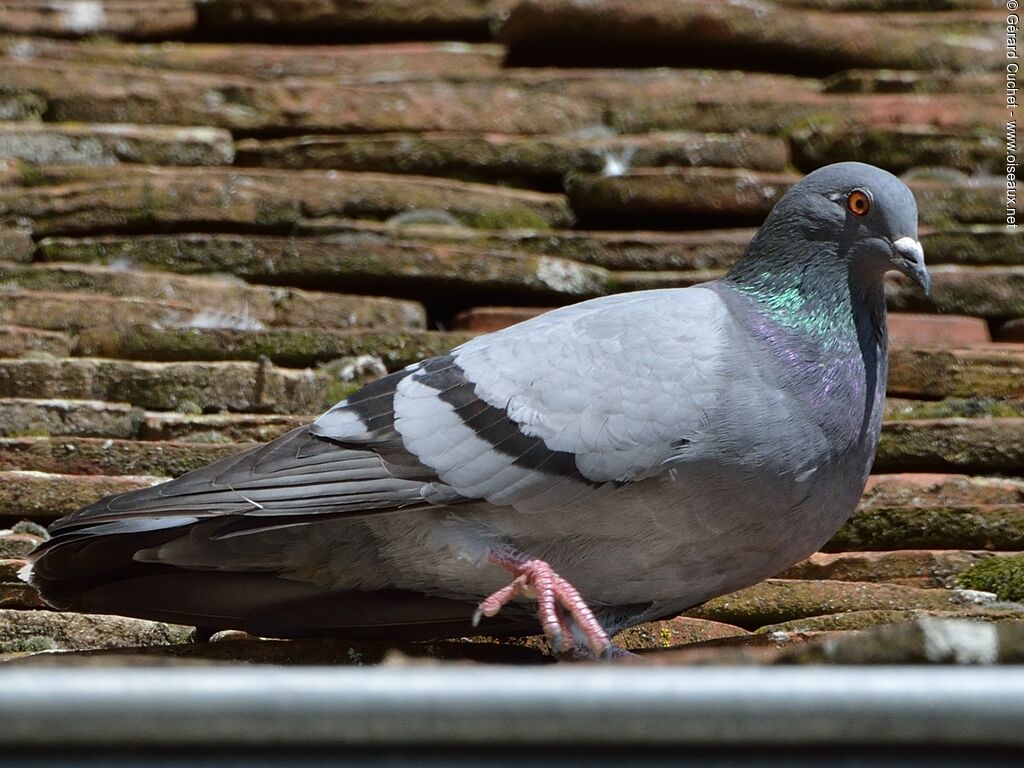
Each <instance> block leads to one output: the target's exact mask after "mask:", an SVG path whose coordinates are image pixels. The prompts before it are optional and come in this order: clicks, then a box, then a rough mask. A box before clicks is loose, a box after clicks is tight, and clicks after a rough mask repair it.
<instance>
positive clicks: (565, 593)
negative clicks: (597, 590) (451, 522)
mask: <svg viewBox="0 0 1024 768" xmlns="http://www.w3.org/2000/svg"><path fill="white" fill-rule="evenodd" d="M490 559H491V562H492V563H494V564H495V565H498V566H500V567H502V568H504V569H505V570H506V571H508V572H509V573H511V574H512V575H513V576H515V578H514V579H513V580H512V583H511V584H509V585H508V586H507V587H502V588H501V589H499V590H498V591H497V592H495V593H494V594H493V595H490V596H489V597H487V598H485V599H484V601H483V602H482V603H480V605H479V607H478V608H477V609H476V613H475V614H474V615H473V625H474V626H476V625H477V624H478V623H479V622H480V618H481V617H482V616H495V615H497V613H498V612H499V611H500V610H501V609H502V608H504V607H505V606H506V605H508V603H509V602H510V601H512V600H514V599H515V598H517V597H519V596H520V595H523V596H525V597H532V598H534V599H536V601H537V615H538V618H539V619H540V624H541V627H543V629H544V634H545V635H547V637H548V641H549V642H550V643H551V647H552V648H553V649H554V650H555V651H556V652H563V651H567V650H569V649H570V648H571V647H572V634H571V632H570V630H569V625H568V621H567V620H566V618H565V616H563V614H562V612H563V611H564V612H565V613H567V614H568V615H569V616H570V617H572V619H573V620H574V621H575V622H576V624H577V626H579V628H580V630H582V632H583V635H584V636H585V637H586V639H587V645H588V646H589V647H590V650H591V651H593V652H594V653H595V654H596V655H598V656H603V655H606V654H607V653H608V652H609V651H610V649H611V647H612V644H611V640H609V639H608V634H607V633H606V632H605V631H604V628H603V627H602V626H601V623H600V622H599V621H598V620H597V618H596V617H595V616H594V613H593V611H591V610H590V608H589V607H588V606H587V603H586V601H584V599H583V598H582V597H581V596H580V593H579V592H578V591H577V590H576V588H575V587H574V586H573V585H572V584H570V583H569V582H568V581H566V580H565V579H563V578H562V577H561V576H559V575H558V574H557V573H555V571H554V569H553V568H552V567H551V566H550V565H548V564H547V563H545V562H544V561H543V560H533V559H530V558H528V557H526V556H525V555H519V554H510V553H505V552H502V553H494V554H492V555H491V558H490Z"/></svg>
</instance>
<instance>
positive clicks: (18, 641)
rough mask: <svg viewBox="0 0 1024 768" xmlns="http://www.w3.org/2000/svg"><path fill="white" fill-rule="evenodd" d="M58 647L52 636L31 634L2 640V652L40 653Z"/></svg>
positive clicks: (0, 649)
mask: <svg viewBox="0 0 1024 768" xmlns="http://www.w3.org/2000/svg"><path fill="white" fill-rule="evenodd" d="M57 647H58V646H57V642H56V641H55V640H54V639H53V638H52V637H43V636H42V635H29V636H28V637H17V638H14V639H12V640H6V641H2V642H0V653H38V652H39V651H52V650H55V649H56V648H57Z"/></svg>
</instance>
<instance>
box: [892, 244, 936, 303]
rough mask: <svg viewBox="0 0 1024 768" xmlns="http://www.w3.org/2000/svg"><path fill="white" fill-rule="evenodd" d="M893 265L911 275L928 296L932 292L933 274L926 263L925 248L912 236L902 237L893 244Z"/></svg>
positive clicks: (908, 275)
mask: <svg viewBox="0 0 1024 768" xmlns="http://www.w3.org/2000/svg"><path fill="white" fill-rule="evenodd" d="M892 247H893V251H894V253H893V266H895V267H896V269H898V270H899V271H900V272H902V273H903V274H904V275H906V276H907V277H909V278H910V279H911V280H913V281H914V282H915V283H917V284H918V285H919V286H921V290H922V291H924V293H925V295H926V296H931V293H932V276H931V275H929V274H928V268H927V267H926V266H925V265H924V248H922V247H921V243H919V242H918V241H917V240H915V239H914V238H912V237H901V238H900V239H899V240H896V241H894V242H893V244H892Z"/></svg>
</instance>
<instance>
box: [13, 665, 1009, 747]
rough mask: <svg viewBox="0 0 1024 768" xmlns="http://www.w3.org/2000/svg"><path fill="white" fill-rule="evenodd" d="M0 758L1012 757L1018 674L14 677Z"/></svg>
mask: <svg viewBox="0 0 1024 768" xmlns="http://www.w3.org/2000/svg"><path fill="white" fill-rule="evenodd" d="M0 742H2V749H3V751H4V752H5V753H7V754H8V755H13V754H15V752H13V751H12V750H19V749H21V750H26V749H27V750H30V751H31V750H37V749H42V750H46V749H52V748H53V747H55V746H56V745H59V746H60V747H62V748H63V749H68V748H76V747H77V748H103V749H110V748H115V749H121V748H135V749H137V748H160V747H170V746H173V747H178V748H180V747H182V746H187V747H190V748H194V747H214V746H216V747H231V746H232V745H245V746H246V747H247V748H252V747H267V748H273V747H296V748H307V749H308V748H324V747H339V746H345V747H351V748H355V747H392V748H393V747H402V746H409V745H434V746H436V747H448V748H450V747H457V748H467V747H469V748H484V749H486V748H489V747H495V746H497V745H505V746H516V745H519V746H537V745H548V746H551V747H571V746H573V745H578V744H585V745H588V746H589V747H591V748H593V747H595V746H601V745H608V746H609V747H611V746H615V747H633V748H636V749H641V750H642V749H647V748H652V747H666V746H670V745H673V746H701V745H704V746H709V745H710V746H714V745H722V744H728V745H732V746H737V745H755V744H756V745H762V746H765V745H767V746H774V747H784V748H791V747H801V748H806V747H817V746H828V747H830V748H833V749H835V748H837V747H840V746H842V745H873V746H883V747H885V746H890V747H892V746H897V745H901V746H913V745H915V744H927V745H929V746H930V747H931V748H941V747H944V746H947V747H971V748H981V747H984V748H985V749H991V748H993V747H1018V748H1019V747H1021V746H1024V668H1015V667H973V668H970V667H890V668H885V667H870V668H862V667H774V668H749V667H743V668H722V667H716V668H706V667H705V668H693V667H640V666H632V665H620V666H612V665H609V666H599V665H586V666H584V665H562V666H555V667H545V668H525V667H524V668H515V667H492V666H484V665H476V666H437V667H405V668H403V667H376V668H342V667H291V668H286V667H236V666H225V667H189V668H170V669H169V668H128V669H125V668H102V667H101V668H72V669H68V668H65V669H55V668H28V667H23V668H17V667H16V666H14V665H11V666H8V667H7V668H2V667H0ZM983 751H984V750H983ZM1018 754H1020V753H1018ZM0 755H2V753H0ZM1021 760H1022V763H1021V764H1024V758H1021ZM0 762H2V759H0Z"/></svg>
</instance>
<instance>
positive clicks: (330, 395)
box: [324, 381, 363, 410]
mask: <svg viewBox="0 0 1024 768" xmlns="http://www.w3.org/2000/svg"><path fill="white" fill-rule="evenodd" d="M362 386H363V385H362V384H353V383H351V382H347V381H332V382H331V383H330V384H328V385H327V392H326V394H325V395H324V409H325V410H326V409H327V408H330V407H331V406H333V405H334V404H336V403H338V402H340V401H342V400H344V399H345V398H346V397H348V396H349V395H351V394H352V393H353V392H355V391H357V390H359V389H360V388H361V387H362Z"/></svg>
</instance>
